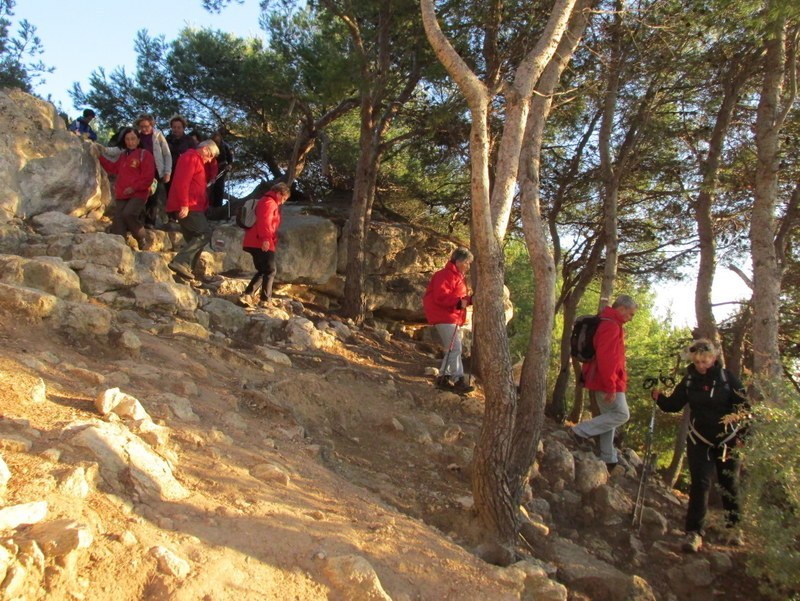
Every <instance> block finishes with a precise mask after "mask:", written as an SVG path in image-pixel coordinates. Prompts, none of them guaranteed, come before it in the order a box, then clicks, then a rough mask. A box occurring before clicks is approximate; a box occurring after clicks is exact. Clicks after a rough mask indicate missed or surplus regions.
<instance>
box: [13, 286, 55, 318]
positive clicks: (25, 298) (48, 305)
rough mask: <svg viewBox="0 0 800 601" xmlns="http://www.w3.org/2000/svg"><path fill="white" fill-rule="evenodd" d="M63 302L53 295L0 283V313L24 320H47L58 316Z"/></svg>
mask: <svg viewBox="0 0 800 601" xmlns="http://www.w3.org/2000/svg"><path fill="white" fill-rule="evenodd" d="M61 304H62V301H61V300H60V299H59V298H58V297H56V296H53V295H52V294H48V293H46V292H42V291H41V290H35V289H33V288H24V287H22V286H13V285H9V284H3V283H0V311H3V312H7V313H12V314H13V315H15V316H17V318H22V319H46V318H48V317H52V316H54V315H57V314H58V311H59V309H60V307H61Z"/></svg>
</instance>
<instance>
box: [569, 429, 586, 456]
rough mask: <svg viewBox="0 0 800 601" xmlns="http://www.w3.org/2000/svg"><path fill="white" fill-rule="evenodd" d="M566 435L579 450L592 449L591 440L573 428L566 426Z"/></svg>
mask: <svg viewBox="0 0 800 601" xmlns="http://www.w3.org/2000/svg"><path fill="white" fill-rule="evenodd" d="M567 436H569V439H570V440H571V441H572V443H573V444H574V445H575V446H576V447H578V450H579V451H591V450H592V441H590V440H589V439H588V438H586V437H585V436H581V435H580V434H578V433H577V432H576V431H575V429H574V428H567Z"/></svg>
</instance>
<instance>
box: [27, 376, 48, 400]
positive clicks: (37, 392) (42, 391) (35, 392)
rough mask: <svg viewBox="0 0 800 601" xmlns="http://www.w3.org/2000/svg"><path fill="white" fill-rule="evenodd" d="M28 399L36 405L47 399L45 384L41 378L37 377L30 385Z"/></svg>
mask: <svg viewBox="0 0 800 601" xmlns="http://www.w3.org/2000/svg"><path fill="white" fill-rule="evenodd" d="M30 400H31V402H32V403H36V404H37V405H40V404H42V403H44V402H46V401H47V385H46V384H45V383H44V380H42V379H41V378H37V379H36V383H35V384H34V385H33V386H31V392H30Z"/></svg>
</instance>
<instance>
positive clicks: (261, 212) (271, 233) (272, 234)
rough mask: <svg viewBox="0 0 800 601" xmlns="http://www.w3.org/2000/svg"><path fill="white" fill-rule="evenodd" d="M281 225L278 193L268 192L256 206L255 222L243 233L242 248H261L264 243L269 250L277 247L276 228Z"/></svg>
mask: <svg viewBox="0 0 800 601" xmlns="http://www.w3.org/2000/svg"><path fill="white" fill-rule="evenodd" d="M280 225H281V206H280V205H279V204H278V193H277V192H273V191H269V192H267V193H266V194H265V195H264V196H262V197H261V200H259V201H258V204H257V205H256V222H255V224H254V225H253V227H251V228H250V229H248V230H245V232H244V240H243V241H242V248H261V245H262V244H263V243H264V241H267V242H269V250H271V251H274V250H275V249H276V248H277V246H278V228H279V227H280Z"/></svg>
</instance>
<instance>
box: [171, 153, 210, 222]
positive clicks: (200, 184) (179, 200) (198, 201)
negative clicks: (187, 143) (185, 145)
mask: <svg viewBox="0 0 800 601" xmlns="http://www.w3.org/2000/svg"><path fill="white" fill-rule="evenodd" d="M182 207H189V210H190V211H201V212H205V210H206V209H207V208H208V196H207V194H206V168H205V164H204V163H203V159H202V157H201V156H200V153H199V152H197V151H196V150H195V149H194V148H190V149H189V150H187V151H186V152H184V153H183V154H182V155H181V156H179V157H178V164H177V165H176V166H175V171H173V172H172V180H171V181H170V185H169V197H168V198H167V207H166V210H167V213H174V212H177V211H180V210H181V208H182Z"/></svg>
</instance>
